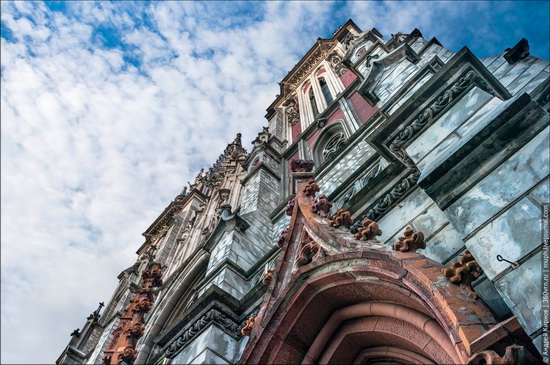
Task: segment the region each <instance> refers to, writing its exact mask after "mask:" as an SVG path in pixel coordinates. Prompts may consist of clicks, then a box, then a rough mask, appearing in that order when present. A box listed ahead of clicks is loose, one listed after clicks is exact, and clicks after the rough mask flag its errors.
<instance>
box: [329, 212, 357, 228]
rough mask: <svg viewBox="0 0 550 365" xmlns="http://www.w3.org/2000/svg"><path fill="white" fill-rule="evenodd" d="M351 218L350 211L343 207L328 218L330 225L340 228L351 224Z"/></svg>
mask: <svg viewBox="0 0 550 365" xmlns="http://www.w3.org/2000/svg"><path fill="white" fill-rule="evenodd" d="M352 223H353V222H352V220H351V213H350V212H348V211H347V210H344V209H338V211H337V212H336V214H334V215H333V216H332V218H330V223H329V224H330V226H331V227H334V228H340V227H341V226H344V227H346V228H349V227H350V226H351V224H352Z"/></svg>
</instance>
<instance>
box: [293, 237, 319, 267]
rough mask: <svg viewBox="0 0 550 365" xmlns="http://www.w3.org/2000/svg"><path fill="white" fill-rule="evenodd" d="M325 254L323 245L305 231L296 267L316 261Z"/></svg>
mask: <svg viewBox="0 0 550 365" xmlns="http://www.w3.org/2000/svg"><path fill="white" fill-rule="evenodd" d="M323 255H324V252H323V249H322V248H321V246H320V245H319V244H318V243H317V242H315V241H314V240H313V239H312V238H311V237H309V235H308V234H307V232H304V235H303V237H302V241H301V242H300V249H299V250H298V256H297V257H296V267H297V268H299V267H302V266H304V265H307V264H309V263H311V262H314V261H315V260H317V259H318V258H319V257H322V256H323Z"/></svg>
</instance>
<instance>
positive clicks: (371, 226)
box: [354, 218, 382, 241]
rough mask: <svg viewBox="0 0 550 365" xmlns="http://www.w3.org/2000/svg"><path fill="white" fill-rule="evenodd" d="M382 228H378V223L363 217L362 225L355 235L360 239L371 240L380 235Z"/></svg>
mask: <svg viewBox="0 0 550 365" xmlns="http://www.w3.org/2000/svg"><path fill="white" fill-rule="evenodd" d="M381 234H382V230H380V228H378V223H376V222H375V221H373V220H370V219H369V218H365V219H363V222H362V224H361V227H359V228H358V229H357V233H356V234H355V235H354V237H355V239H357V240H360V241H371V240H374V239H375V237H376V236H380V235H381Z"/></svg>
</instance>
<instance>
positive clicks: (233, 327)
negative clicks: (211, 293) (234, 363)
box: [164, 308, 241, 358]
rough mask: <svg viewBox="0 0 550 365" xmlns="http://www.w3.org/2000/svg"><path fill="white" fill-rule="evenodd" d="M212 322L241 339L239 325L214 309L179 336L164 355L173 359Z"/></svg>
mask: <svg viewBox="0 0 550 365" xmlns="http://www.w3.org/2000/svg"><path fill="white" fill-rule="evenodd" d="M211 322H216V323H218V324H220V325H221V326H222V327H224V328H226V329H227V330H228V331H229V333H231V334H232V335H233V336H236V337H240V335H241V333H240V331H239V325H238V324H237V323H235V322H234V321H233V320H232V319H230V318H228V317H227V316H226V315H224V314H223V313H221V312H220V311H219V310H217V309H214V308H213V309H210V310H209V311H208V312H206V313H205V314H203V315H202V316H201V317H200V318H198V319H197V320H196V321H195V322H193V323H192V324H190V325H189V326H188V327H187V329H186V330H185V331H184V332H183V333H182V334H181V335H179V336H178V338H177V339H176V340H175V341H174V342H172V343H171V344H170V346H168V348H167V349H166V350H165V352H164V355H165V356H166V357H167V358H172V357H173V356H174V355H175V354H176V353H177V352H179V351H180V349H181V348H183V347H184V346H185V345H186V344H187V343H189V342H191V341H192V340H193V338H195V336H196V335H197V334H198V333H199V332H200V331H201V330H202V329H203V328H204V327H206V326H207V325H208V324H210V323H211Z"/></svg>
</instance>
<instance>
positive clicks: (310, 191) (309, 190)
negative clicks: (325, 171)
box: [303, 180, 321, 198]
mask: <svg viewBox="0 0 550 365" xmlns="http://www.w3.org/2000/svg"><path fill="white" fill-rule="evenodd" d="M320 190H321V188H320V187H319V185H317V182H315V180H309V181H308V182H307V185H306V187H305V188H304V191H303V193H304V195H305V196H309V197H312V198H315V193H316V192H318V191H320Z"/></svg>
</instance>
